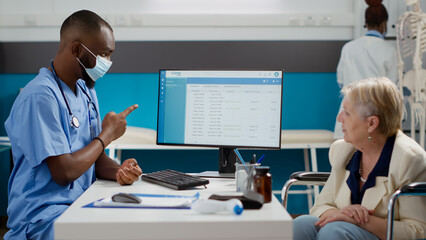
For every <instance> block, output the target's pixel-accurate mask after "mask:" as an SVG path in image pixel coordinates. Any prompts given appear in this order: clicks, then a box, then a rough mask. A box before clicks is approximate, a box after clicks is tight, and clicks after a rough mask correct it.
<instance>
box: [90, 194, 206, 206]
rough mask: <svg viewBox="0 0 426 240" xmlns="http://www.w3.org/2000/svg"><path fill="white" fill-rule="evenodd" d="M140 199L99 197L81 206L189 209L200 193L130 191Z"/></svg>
mask: <svg viewBox="0 0 426 240" xmlns="http://www.w3.org/2000/svg"><path fill="white" fill-rule="evenodd" d="M132 194H134V195H136V196H138V197H140V198H141V199H142V201H141V202H140V203H119V202H113V201H112V199H111V197H108V198H101V199H99V200H96V201H94V202H91V203H89V204H87V205H84V206H83V208H159V209H161V208H163V209H190V208H191V204H192V203H193V202H194V201H196V200H198V199H199V198H200V193H198V192H197V193H196V194H194V195H193V196H184V195H164V194H142V193H132Z"/></svg>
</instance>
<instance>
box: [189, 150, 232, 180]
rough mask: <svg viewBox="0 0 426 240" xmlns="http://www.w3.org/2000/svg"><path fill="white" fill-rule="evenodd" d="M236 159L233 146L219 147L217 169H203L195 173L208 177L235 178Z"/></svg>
mask: <svg viewBox="0 0 426 240" xmlns="http://www.w3.org/2000/svg"><path fill="white" fill-rule="evenodd" d="M236 160H237V154H235V152H234V148H219V171H218V172H216V171H205V172H201V173H199V174H197V175H198V176H199V177H210V178H235V163H236Z"/></svg>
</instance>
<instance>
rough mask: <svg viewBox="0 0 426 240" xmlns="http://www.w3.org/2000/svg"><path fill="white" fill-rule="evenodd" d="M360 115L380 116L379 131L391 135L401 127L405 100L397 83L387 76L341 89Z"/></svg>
mask: <svg viewBox="0 0 426 240" xmlns="http://www.w3.org/2000/svg"><path fill="white" fill-rule="evenodd" d="M341 93H342V94H343V95H344V97H345V98H346V99H347V100H349V101H350V102H351V103H352V104H354V106H355V108H356V109H357V111H358V113H359V114H360V116H361V117H362V118H363V119H365V118H367V117H370V116H377V117H378V118H379V126H378V131H379V133H381V134H383V135H385V136H387V137H389V136H392V135H395V134H396V133H397V131H398V130H399V129H401V121H402V112H403V108H404V105H403V101H402V96H401V93H400V92H399V91H398V88H397V87H396V85H395V84H394V83H393V82H392V81H391V80H389V79H388V78H385V77H378V78H368V79H364V80H361V81H357V82H354V83H352V84H350V85H348V86H346V87H344V88H343V89H342V90H341Z"/></svg>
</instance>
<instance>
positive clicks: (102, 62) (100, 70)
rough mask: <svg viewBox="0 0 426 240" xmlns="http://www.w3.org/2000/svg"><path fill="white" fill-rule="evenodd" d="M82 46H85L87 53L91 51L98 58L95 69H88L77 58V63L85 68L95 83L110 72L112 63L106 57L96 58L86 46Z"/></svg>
mask: <svg viewBox="0 0 426 240" xmlns="http://www.w3.org/2000/svg"><path fill="white" fill-rule="evenodd" d="M81 46H83V47H84V48H85V49H86V50H87V51H89V52H90V53H91V54H92V55H93V56H94V57H95V58H96V65H95V66H94V67H93V68H86V67H85V66H84V64H83V63H81V61H80V59H78V58H77V61H78V62H79V63H80V64H81V66H83V68H84V69H85V70H86V72H87V74H88V75H89V77H90V78H91V79H92V80H93V81H96V80H98V79H99V78H101V77H103V76H104V75H105V73H107V72H108V70H109V68H110V67H111V65H112V61H110V60H108V59H106V58H104V57H101V56H99V55H98V56H96V55H95V54H93V52H92V51H90V50H89V49H88V48H87V47H86V46H84V44H83V43H82V44H81Z"/></svg>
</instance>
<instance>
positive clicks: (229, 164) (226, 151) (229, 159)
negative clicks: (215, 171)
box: [219, 148, 237, 173]
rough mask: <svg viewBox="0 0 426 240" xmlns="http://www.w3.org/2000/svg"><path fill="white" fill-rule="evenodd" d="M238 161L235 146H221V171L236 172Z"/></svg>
mask: <svg viewBox="0 0 426 240" xmlns="http://www.w3.org/2000/svg"><path fill="white" fill-rule="evenodd" d="M236 161H237V154H235V152H234V149H233V148H219V173H235V163H236Z"/></svg>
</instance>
